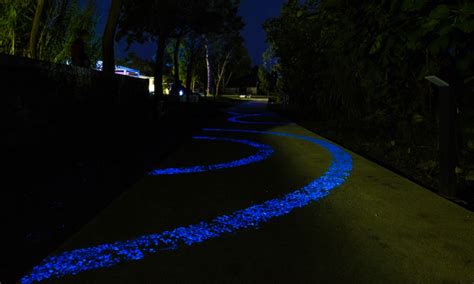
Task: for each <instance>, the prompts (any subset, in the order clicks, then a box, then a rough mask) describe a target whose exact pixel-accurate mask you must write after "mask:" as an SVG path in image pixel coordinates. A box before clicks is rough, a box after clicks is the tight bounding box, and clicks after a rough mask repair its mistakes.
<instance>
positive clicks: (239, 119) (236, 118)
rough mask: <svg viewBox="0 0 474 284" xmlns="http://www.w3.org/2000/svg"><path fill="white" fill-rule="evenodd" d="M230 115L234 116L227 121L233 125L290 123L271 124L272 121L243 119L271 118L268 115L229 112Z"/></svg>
mask: <svg viewBox="0 0 474 284" xmlns="http://www.w3.org/2000/svg"><path fill="white" fill-rule="evenodd" d="M227 113H228V114H230V115H232V116H231V117H229V118H228V119H227V121H229V122H232V123H239V124H248V125H287V124H290V122H271V121H246V120H242V119H246V118H251V117H264V116H271V114H268V113H253V114H245V113H238V112H233V111H229V112H227Z"/></svg>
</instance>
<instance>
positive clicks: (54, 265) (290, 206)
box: [21, 129, 352, 284]
mask: <svg viewBox="0 0 474 284" xmlns="http://www.w3.org/2000/svg"><path fill="white" fill-rule="evenodd" d="M204 131H207V132H220V133H250V134H259V135H273V136H280V137H289V138H294V139H299V140H304V141H307V142H310V143H313V144H316V145H318V146H321V147H323V148H324V149H326V150H327V151H329V153H330V154H331V156H332V162H331V165H330V167H329V169H328V170H327V172H326V173H325V174H324V175H323V176H321V177H319V178H317V179H315V180H314V181H312V182H311V183H309V184H308V185H306V186H304V187H303V188H300V189H298V190H296V191H293V192H291V193H289V194H287V195H286V196H284V197H282V198H276V199H272V200H269V201H266V202H264V203H262V204H258V205H254V206H251V207H248V208H246V209H243V210H239V211H235V212H233V213H231V214H229V215H222V216H219V217H217V218H215V219H214V220H211V221H209V222H201V223H198V224H195V225H190V226H187V227H179V228H176V229H173V230H170V231H166V232H162V233H159V234H152V235H146V236H142V237H139V238H137V239H134V240H129V241H123V242H115V243H111V244H103V245H99V246H95V247H90V248H84V249H78V250H73V251H69V252H64V253H62V254H60V255H57V256H51V257H48V258H47V259H45V260H44V261H43V262H42V263H41V264H40V265H38V266H36V267H35V268H33V270H32V271H31V272H30V273H29V274H28V275H26V276H24V277H23V278H22V279H21V283H25V284H26V283H35V282H40V281H44V280H47V279H52V278H61V277H63V276H66V275H76V274H78V273H81V272H84V271H89V270H96V269H103V268H108V267H112V266H115V265H118V264H119V263H124V262H130V261H137V260H141V259H143V258H144V257H145V256H146V255H150V254H156V253H159V252H161V251H166V250H175V249H177V248H179V247H182V246H190V245H193V244H196V243H201V242H204V241H206V240H208V239H211V238H217V237H219V236H221V235H223V234H228V233H233V232H236V231H238V230H241V229H245V228H256V227H257V226H259V225H261V224H262V223H264V222H267V221H269V220H270V219H272V218H275V217H279V216H282V215H286V214H288V213H290V212H291V211H292V210H294V209H296V208H301V207H304V206H306V205H308V204H310V203H311V202H314V201H317V200H319V199H321V198H323V197H325V196H327V195H328V194H329V193H330V191H331V190H332V189H334V188H337V187H339V186H341V185H342V184H343V183H344V182H345V180H346V179H347V178H348V177H349V175H350V173H351V171H352V158H351V156H350V155H349V154H348V153H346V152H344V151H343V150H342V149H341V148H339V147H337V146H335V145H333V144H331V143H329V142H326V141H323V140H320V139H316V138H312V137H307V136H301V135H295V134H290V133H281V132H266V131H254V130H234V129H204Z"/></svg>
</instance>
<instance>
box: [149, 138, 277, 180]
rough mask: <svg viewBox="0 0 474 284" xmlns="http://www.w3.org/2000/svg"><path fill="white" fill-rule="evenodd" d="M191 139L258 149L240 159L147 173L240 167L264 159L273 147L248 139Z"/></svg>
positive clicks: (190, 171) (193, 171)
mask: <svg viewBox="0 0 474 284" xmlns="http://www.w3.org/2000/svg"><path fill="white" fill-rule="evenodd" d="M193 139H195V140H205V141H224V142H233V143H240V144H245V145H248V146H251V147H253V148H256V149H258V152H257V153H256V154H255V155H252V156H249V157H246V158H243V159H240V160H235V161H231V162H226V163H219V164H214V165H206V166H193V167H187V168H168V169H158V170H154V171H152V172H150V173H149V175H151V176H160V175H180V174H193V173H203V172H209V171H217V170H223V169H230V168H237V167H242V166H245V165H248V164H252V163H258V162H261V161H263V160H265V159H268V158H269V157H270V156H271V155H272V154H273V153H274V151H273V149H272V148H271V147H270V146H268V145H264V144H260V143H256V142H252V141H248V140H241V139H240V140H239V139H231V138H217V137H206V136H195V137H193Z"/></svg>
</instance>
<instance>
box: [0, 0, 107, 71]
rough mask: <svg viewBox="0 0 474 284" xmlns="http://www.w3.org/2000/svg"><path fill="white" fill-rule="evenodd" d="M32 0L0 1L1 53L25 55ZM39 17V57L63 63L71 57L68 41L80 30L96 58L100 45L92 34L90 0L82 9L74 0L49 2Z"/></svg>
mask: <svg viewBox="0 0 474 284" xmlns="http://www.w3.org/2000/svg"><path fill="white" fill-rule="evenodd" d="M35 2H36V1H34V0H3V1H2V2H0V25H1V26H2V27H5V28H2V29H1V30H0V52H2V53H8V54H12V55H20V56H24V55H26V52H27V45H28V38H29V33H30V32H31V25H32V18H33V16H34V13H35V10H34V7H35ZM47 3H48V4H47V7H46V13H45V15H44V16H43V18H42V19H41V28H40V37H39V41H38V45H37V51H38V52H37V53H38V59H40V60H46V61H51V62H62V63H64V62H65V61H67V60H68V59H69V58H70V54H69V53H70V52H69V50H70V44H71V43H72V42H73V41H74V39H75V38H76V35H77V32H78V31H79V30H86V31H88V33H89V35H90V37H89V39H88V43H87V46H88V48H89V50H88V54H89V56H90V58H91V59H92V60H91V61H95V59H97V58H98V57H99V52H100V45H99V41H98V39H97V38H95V37H94V34H95V26H96V22H97V17H96V15H95V6H94V2H93V1H88V3H87V5H86V7H85V8H84V9H82V8H81V7H80V5H79V3H78V1H77V0H58V1H48V2H47Z"/></svg>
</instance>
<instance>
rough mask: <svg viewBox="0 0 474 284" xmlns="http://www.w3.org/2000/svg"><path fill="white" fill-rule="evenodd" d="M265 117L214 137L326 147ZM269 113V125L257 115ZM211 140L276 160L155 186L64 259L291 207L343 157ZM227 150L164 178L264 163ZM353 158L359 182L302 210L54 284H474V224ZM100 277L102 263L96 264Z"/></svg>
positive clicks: (200, 147)
mask: <svg viewBox="0 0 474 284" xmlns="http://www.w3.org/2000/svg"><path fill="white" fill-rule="evenodd" d="M265 106H266V102H265V101H257V100H255V101H250V102H248V103H246V104H243V105H241V106H239V107H238V108H235V109H232V110H225V111H226V112H227V111H232V112H234V113H233V114H228V117H229V118H232V117H234V118H235V117H236V116H237V114H240V118H238V119H234V122H230V121H226V120H221V119H217V120H216V121H214V122H212V125H209V127H212V128H217V129H235V130H239V129H240V130H254V131H265V132H268V131H271V132H279V133H290V134H295V135H301V136H305V137H311V138H317V139H320V140H321V141H325V140H324V139H323V138H321V137H318V136H317V135H316V134H314V133H311V132H310V131H308V130H306V129H304V128H302V127H300V126H298V125H296V124H292V123H289V124H278V123H279V122H284V120H283V119H282V118H279V117H276V116H274V115H272V114H270V113H267V112H266V110H265ZM257 113H264V115H263V116H254V115H253V114H257ZM242 114H247V116H245V115H242ZM235 120H237V121H235ZM245 122H250V124H249V123H245ZM275 122H276V123H275ZM202 135H203V136H206V137H208V136H212V137H218V138H225V139H234V140H235V139H240V140H246V141H253V142H257V143H260V144H264V145H268V146H270V147H271V148H272V149H273V150H274V153H273V155H271V156H270V157H268V158H266V159H264V160H262V161H258V162H255V163H250V164H248V165H244V166H240V167H232V168H225V169H216V170H212V171H206V172H200V173H191V174H180V175H162V176H148V177H146V178H145V179H143V180H142V181H140V182H139V183H138V184H136V185H135V186H133V187H132V188H131V189H130V190H128V191H127V192H126V193H124V194H123V195H122V196H120V197H119V198H117V199H116V200H115V201H114V202H113V203H112V204H111V205H110V206H109V207H108V208H106V209H105V210H103V211H102V212H101V213H100V214H99V215H98V216H97V217H96V218H95V219H94V220H93V221H92V222H91V223H89V224H88V225H86V226H85V227H84V228H83V229H82V230H81V231H80V232H79V233H77V234H76V235H74V236H73V237H72V238H71V239H70V240H68V241H67V242H66V243H65V244H64V245H63V246H61V248H60V249H59V250H58V251H56V252H55V253H53V254H52V256H56V255H62V254H64V252H66V254H67V253H68V252H71V251H74V250H77V249H85V248H91V247H92V248H93V247H98V246H99V245H103V244H111V243H117V242H124V241H127V240H136V239H137V238H140V237H141V236H149V235H151V234H160V233H162V232H167V231H168V232H170V231H171V232H174V231H173V230H174V229H175V228H179V227H184V228H187V226H189V225H193V224H200V222H211V221H212V220H214V219H215V218H216V217H218V216H223V215H231V214H233V212H239V210H242V209H245V208H249V207H252V206H255V205H258V204H262V203H264V202H266V201H268V200H273V199H275V198H283V197H284V196H285V195H288V194H290V193H291V192H293V191H295V190H297V189H299V188H303V187H304V186H305V185H307V184H309V183H311V182H312V181H313V180H315V179H317V178H318V177H320V176H322V175H324V174H325V172H326V171H328V168H329V167H330V166H331V163H332V162H333V158H334V157H331V154H330V153H329V152H328V151H327V149H325V148H324V147H322V146H320V145H316V144H314V143H310V142H309V141H304V140H300V139H294V137H282V136H275V135H268V134H263V133H243V132H225V131H224V132H223V131H212V132H210V131H204V130H203V133H202ZM225 139H224V140H222V139H221V140H214V141H213V140H210V141H206V140H190V141H189V142H188V143H185V144H184V145H183V146H182V147H180V148H179V149H178V150H177V151H175V152H174V153H172V154H170V155H169V156H168V157H167V158H166V159H165V160H164V161H157V165H156V167H157V169H167V168H184V167H193V166H196V165H211V164H220V163H223V162H227V161H233V160H239V159H242V158H245V157H248V156H251V155H253V154H255V152H256V150H255V149H254V148H253V147H250V146H249V145H245V144H242V143H234V142H230V141H225ZM345 151H346V152H347V153H348V154H350V156H351V157H352V171H351V172H350V176H349V177H348V178H347V180H345V181H344V183H343V184H342V185H341V186H338V187H336V188H334V189H333V190H332V191H331V192H330V194H329V195H328V196H326V197H324V198H322V199H319V200H317V201H314V202H311V203H310V204H308V205H306V206H304V207H302V208H296V209H294V210H292V211H291V212H289V213H288V214H281V215H282V216H278V217H275V218H270V219H268V220H266V221H265V222H261V223H259V224H258V225H257V226H255V227H253V226H248V228H243V229H238V230H231V232H228V233H223V234H219V235H218V236H213V237H210V238H209V239H206V240H204V241H202V242H195V243H194V244H191V245H186V244H185V243H179V245H178V246H176V247H172V246H170V247H169V248H168V249H166V248H164V249H163V250H159V251H158V252H155V253H151V252H147V253H144V256H143V257H141V256H140V257H137V259H139V260H133V259H132V258H133V257H131V258H130V257H129V258H128V259H126V260H124V259H125V258H124V257H119V258H117V259H120V261H117V263H115V262H114V263H113V265H107V266H108V267H106V268H100V267H97V269H84V270H87V271H81V272H80V273H77V274H76V275H69V274H68V273H66V272H67V269H68V266H64V267H62V266H61V265H60V264H59V265H58V263H57V262H54V266H53V267H50V268H51V269H50V270H51V271H54V272H53V273H52V274H51V275H52V276H51V278H48V279H45V280H44V281H43V283H115V284H116V283H473V282H474V214H473V213H472V212H469V211H467V210H465V209H463V208H461V207H459V206H457V205H455V204H453V203H451V202H449V201H447V200H445V199H443V198H441V197H439V196H437V195H436V194H433V193H432V192H430V191H428V190H426V189H424V188H422V187H420V186H418V185H416V184H414V183H412V182H410V181H408V180H407V179H404V178H402V177H400V176H398V175H396V174H394V173H393V172H390V171H388V170H386V169H384V168H382V167H380V166H378V165H376V164H374V163H372V162H370V161H367V160H366V159H364V158H362V157H360V156H358V155H355V154H353V153H350V152H349V151H347V150H345ZM85 206H87V205H85ZM127 248H129V249H130V247H127ZM161 248H163V247H161ZM131 250H133V249H131ZM76 252H77V251H76ZM129 252H130V251H129ZM133 253H135V255H136V254H137V253H138V254H140V255H141V252H137V251H136V250H135V251H134V252H133ZM118 254H120V252H118ZM94 257H96V256H92V258H94ZM48 261H50V262H51V261H52V259H49V260H46V262H45V263H46V264H47V262H48ZM45 263H43V268H44V267H47V265H46V266H45V265H44V264H45ZM76 264H77V263H76ZM40 266H41V265H40ZM79 266H80V265H79ZM88 266H91V263H90V262H88V263H87V262H86V263H84V267H88ZM92 266H93V265H92ZM34 271H42V272H45V271H48V269H46V270H44V269H43V270H34ZM76 272H77V271H76ZM55 273H56V274H55ZM46 274H47V273H46ZM46 274H45V275H46ZM31 275H32V274H30V275H27V277H29V276H31ZM55 275H56V276H58V275H60V276H61V277H60V278H56V276H55ZM36 276H38V275H36ZM24 279H27V278H24ZM25 283H26V282H25ZM32 283H34V282H32Z"/></svg>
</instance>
